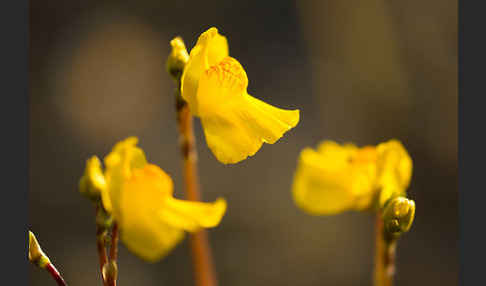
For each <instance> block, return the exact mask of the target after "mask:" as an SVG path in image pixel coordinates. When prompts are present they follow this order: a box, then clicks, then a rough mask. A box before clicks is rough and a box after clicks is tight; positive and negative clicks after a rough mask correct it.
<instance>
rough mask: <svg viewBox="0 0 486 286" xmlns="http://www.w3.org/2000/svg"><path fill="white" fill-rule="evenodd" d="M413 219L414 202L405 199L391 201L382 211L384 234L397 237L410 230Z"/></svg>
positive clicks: (398, 198)
mask: <svg viewBox="0 0 486 286" xmlns="http://www.w3.org/2000/svg"><path fill="white" fill-rule="evenodd" d="M414 217H415V202H414V201H413V200H409V199H407V198H405V197H395V198H393V199H391V200H390V201H389V202H388V203H387V204H386V205H385V209H384V210H383V222H384V226H385V233H386V234H388V235H391V236H392V237H398V236H400V235H401V234H402V233H405V232H407V231H409V230H410V228H411V227H412V223H413V219H414Z"/></svg>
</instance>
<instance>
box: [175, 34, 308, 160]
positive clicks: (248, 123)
mask: <svg viewBox="0 0 486 286" xmlns="http://www.w3.org/2000/svg"><path fill="white" fill-rule="evenodd" d="M247 87H248V77H247V75H246V72H245V70H244V69H243V67H242V66H241V64H240V63H239V62H238V61H237V60H236V59H234V58H232V57H230V56H229V51H228V42H227V40H226V38H225V37H224V36H222V35H220V34H219V33H218V30H217V29H216V28H210V29H209V30H207V31H206V32H204V33H202V34H201V36H200V37H199V39H198V41H197V43H196V45H195V46H194V48H193V49H192V50H191V52H190V55H189V61H188V62H187V64H186V66H185V68H184V72H183V74H182V78H181V94H182V97H183V98H184V99H185V100H186V101H187V102H188V104H189V109H190V110H191V113H192V114H193V115H196V116H199V117H200V118H201V122H202V125H203V129H204V134H205V136H206V141H207V143H208V146H209V148H210V149H211V151H212V152H213V154H214V155H215V156H216V158H217V159H218V160H219V161H220V162H222V163H224V164H228V163H237V162H239V161H242V160H244V159H246V158H247V157H248V156H252V155H254V154H255V153H256V152H257V151H258V150H259V149H260V147H261V146H262V144H263V143H269V144H273V143H275V142H276V141H277V140H278V139H280V138H281V137H282V136H283V134H284V133H285V132H287V131H288V130H290V129H291V128H293V127H295V126H296V125H297V123H298V122H299V110H284V109H280V108H277V107H274V106H272V105H269V104H267V103H265V102H263V101H261V100H258V99H256V98H254V97H252V96H251V95H249V94H248V93H247Z"/></svg>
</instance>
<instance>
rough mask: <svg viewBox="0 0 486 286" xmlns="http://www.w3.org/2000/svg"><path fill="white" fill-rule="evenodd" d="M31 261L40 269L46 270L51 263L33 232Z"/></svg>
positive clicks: (30, 236) (30, 244)
mask: <svg viewBox="0 0 486 286" xmlns="http://www.w3.org/2000/svg"><path fill="white" fill-rule="evenodd" d="M29 261H30V262H32V263H33V264H35V265H37V266H39V267H40V268H45V267H46V266H47V265H48V264H50V263H51V261H50V260H49V257H47V255H46V254H45V253H44V252H43V251H42V248H41V247H40V245H39V242H38V241H37V239H36V238H35V235H34V234H33V233H32V231H30V230H29Z"/></svg>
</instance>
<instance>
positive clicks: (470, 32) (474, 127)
mask: <svg viewBox="0 0 486 286" xmlns="http://www.w3.org/2000/svg"><path fill="white" fill-rule="evenodd" d="M479 3H482V2H479V1H458V24H459V27H458V56H459V57H458V61H459V62H458V83H459V84H458V88H459V90H458V108H459V110H458V123H459V124H458V126H459V130H458V137H459V138H458V140H459V141H458V161H459V252H460V253H459V257H460V261H459V285H483V284H484V272H485V266H484V254H485V253H486V251H485V243H486V235H485V234H483V233H484V229H483V228H484V221H483V219H484V218H485V217H486V215H485V211H486V187H485V184H484V178H485V171H484V169H485V167H484V165H485V160H484V158H485V156H484V152H485V147H486V139H484V137H485V136H484V130H485V128H484V122H485V120H484V117H483V116H484V114H485V110H484V105H483V104H481V103H482V102H481V101H482V99H483V98H484V97H485V94H484V91H483V90H484V84H485V80H484V77H485V72H484V69H485V66H486V65H485V64H486V61H485V56H484V53H485V51H486V45H485V44H484V42H485V39H484V34H485V33H484V27H485V24H484V19H485V16H484V9H482V8H483V7H480V5H478V4H479ZM475 6H476V7H475ZM466 39H467V41H466ZM467 134H469V136H467ZM438 282H439V281H438Z"/></svg>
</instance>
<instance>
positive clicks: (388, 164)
mask: <svg viewBox="0 0 486 286" xmlns="http://www.w3.org/2000/svg"><path fill="white" fill-rule="evenodd" d="M411 174H412V161H411V159H410V156H409V155H408V153H407V151H406V150H405V148H404V147H403V145H402V144H401V143H400V142H399V141H397V140H390V141H388V142H385V143H382V144H379V145H378V146H376V147H375V146H365V147H362V148H358V147H356V146H355V145H353V144H345V145H339V144H337V143H336V142H333V141H324V142H322V143H321V144H320V145H319V147H318V148H317V150H313V149H311V148H305V149H304V150H302V152H301V153H300V157H299V161H298V166H297V170H296V172H295V175H294V182H293V186H292V195H293V198H294V201H295V203H296V204H297V206H299V207H300V208H302V209H303V210H305V211H307V212H308V213H311V214H315V215H330V214H337V213H340V212H343V211H348V210H358V211H359V210H365V209H369V208H370V207H372V206H373V205H374V203H375V201H376V199H377V195H379V204H380V206H383V205H384V203H385V202H386V201H387V200H388V199H389V198H391V197H392V196H395V195H403V194H404V193H405V190H406V188H407V187H408V184H409V183H410V177H411Z"/></svg>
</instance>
